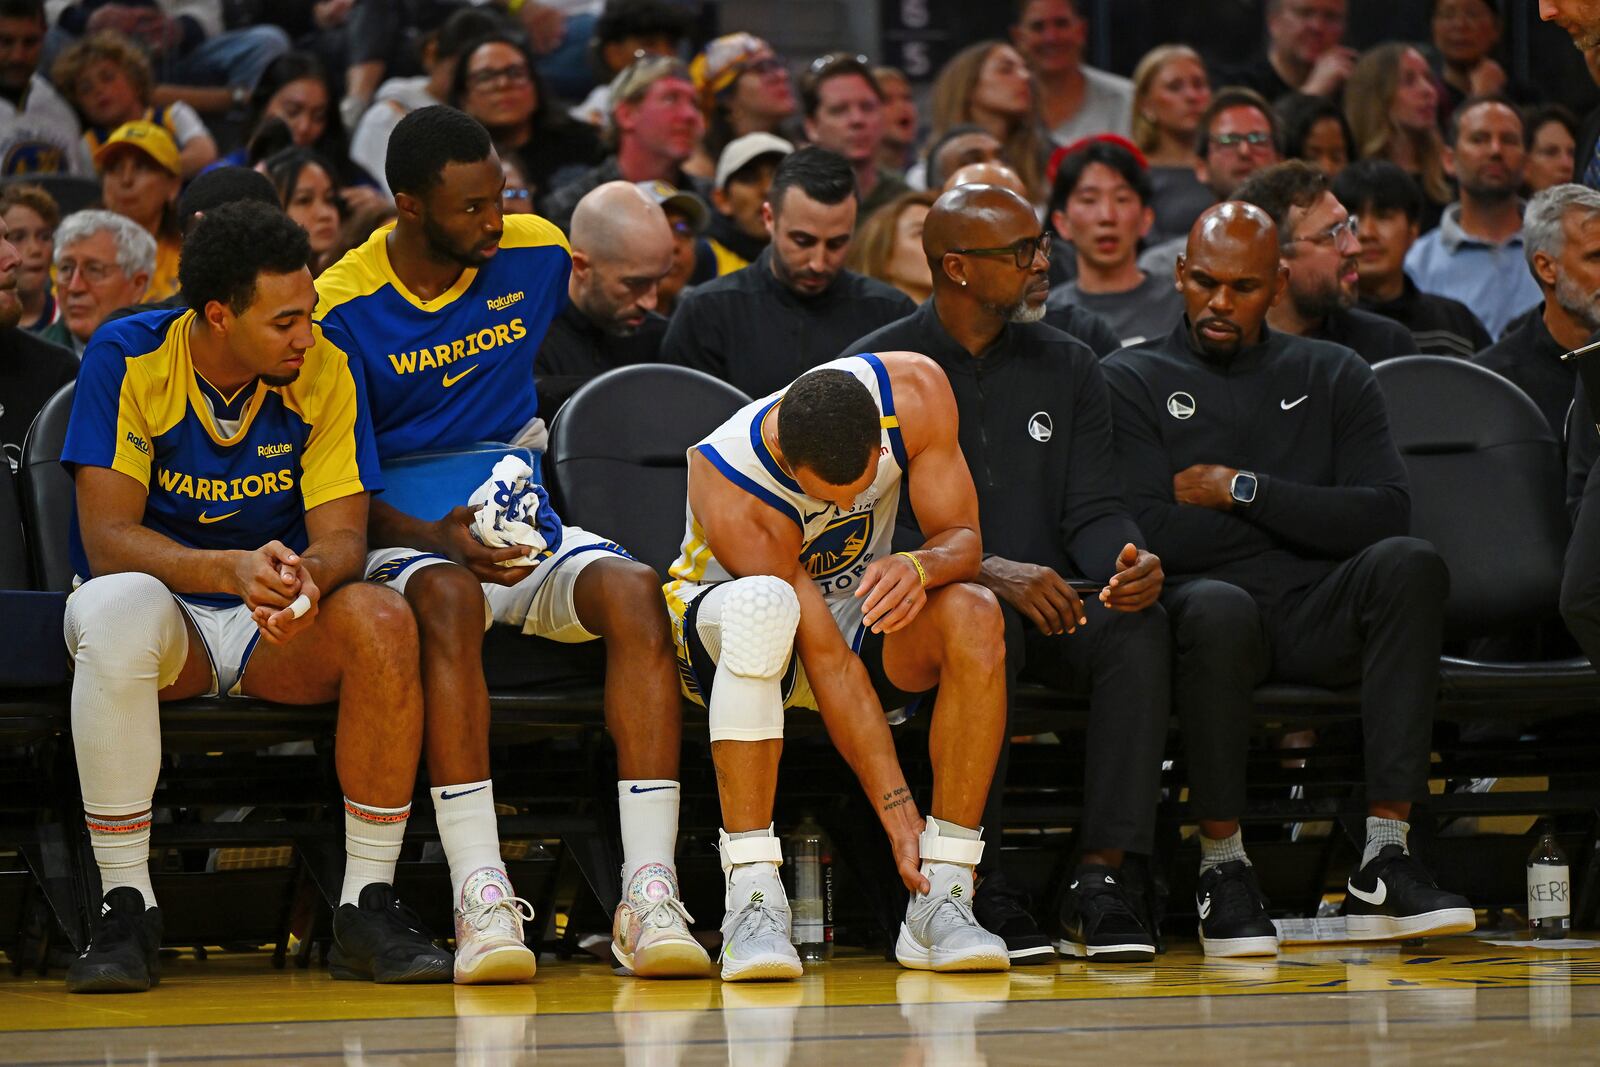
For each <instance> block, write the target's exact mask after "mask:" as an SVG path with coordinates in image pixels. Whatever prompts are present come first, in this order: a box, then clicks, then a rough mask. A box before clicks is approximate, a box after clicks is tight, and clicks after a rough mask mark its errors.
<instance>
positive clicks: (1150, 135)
mask: <svg viewBox="0 0 1600 1067" xmlns="http://www.w3.org/2000/svg"><path fill="white" fill-rule="evenodd" d="M1210 104H1211V79H1210V78H1209V77H1208V76H1207V75H1206V65H1205V62H1204V61H1203V60H1201V58H1200V53H1198V52H1196V51H1195V50H1194V49H1193V48H1190V47H1189V46H1188V45H1183V44H1164V45H1161V46H1159V47H1157V48H1153V49H1151V50H1150V51H1149V52H1146V53H1145V56H1144V58H1143V59H1141V60H1139V65H1138V66H1137V67H1135V68H1134V70H1133V115H1132V120H1131V123H1130V126H1131V128H1132V130H1133V143H1134V144H1136V145H1138V146H1139V151H1141V152H1143V153H1144V157H1145V160H1146V162H1148V163H1149V165H1150V168H1149V175H1150V208H1151V209H1152V210H1153V211H1154V212H1155V213H1156V221H1155V225H1154V226H1153V227H1151V230H1150V235H1149V240H1150V242H1151V243H1156V242H1159V241H1164V240H1167V239H1168V238H1172V237H1178V236H1180V235H1182V234H1186V233H1188V232H1189V227H1190V226H1193V225H1194V220H1195V219H1197V218H1199V217H1200V213H1201V212H1202V211H1204V210H1205V209H1206V208H1208V207H1210V206H1211V205H1212V204H1214V203H1216V199H1217V198H1216V196H1215V195H1214V194H1213V193H1212V192H1211V190H1210V189H1208V188H1206V186H1205V184H1204V183H1202V182H1201V181H1200V178H1199V177H1198V176H1197V175H1196V173H1195V166H1196V164H1198V163H1199V162H1200V153H1199V150H1198V148H1197V146H1196V145H1195V140H1194V138H1195V130H1196V129H1198V128H1199V126H1200V116H1202V115H1204V114H1205V111H1206V108H1207V107H1208V106H1209V105H1210Z"/></svg>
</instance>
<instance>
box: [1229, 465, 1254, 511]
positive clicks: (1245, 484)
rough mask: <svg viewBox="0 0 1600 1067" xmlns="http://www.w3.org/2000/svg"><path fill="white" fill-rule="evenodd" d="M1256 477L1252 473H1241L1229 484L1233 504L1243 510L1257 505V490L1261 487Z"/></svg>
mask: <svg viewBox="0 0 1600 1067" xmlns="http://www.w3.org/2000/svg"><path fill="white" fill-rule="evenodd" d="M1260 484H1261V483H1260V482H1259V481H1258V480H1257V479H1256V476H1255V475H1254V474H1252V473H1251V472H1250V471H1240V472H1238V473H1237V474H1235V475H1234V476H1233V480H1232V481H1230V482H1229V483H1228V495H1229V496H1231V497H1233V502H1234V503H1235V504H1237V505H1239V506H1240V507H1242V508H1247V507H1249V506H1250V505H1251V504H1253V503H1255V499H1256V489H1257V488H1258V487H1259V486H1260Z"/></svg>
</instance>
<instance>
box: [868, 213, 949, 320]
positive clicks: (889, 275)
mask: <svg viewBox="0 0 1600 1067" xmlns="http://www.w3.org/2000/svg"><path fill="white" fill-rule="evenodd" d="M938 197H939V194H938V193H935V192H911V193H901V194H900V195H899V196H897V197H896V198H895V199H893V200H891V201H889V202H888V203H887V204H885V205H883V207H881V208H879V209H878V210H877V211H874V212H873V213H872V215H871V216H870V217H868V219H867V221H866V222H864V223H862V224H861V229H860V231H859V232H858V233H857V234H856V236H855V239H854V240H853V241H851V242H850V255H849V258H847V259H846V260H845V266H846V267H848V268H850V269H851V270H853V271H855V272H856V273H857V274H865V275H866V276H867V277H869V278H876V279H878V281H880V282H883V283H885V284H887V285H892V286H894V287H895V288H896V289H898V290H900V291H901V292H902V293H904V294H906V295H907V296H909V297H910V298H911V299H913V300H915V301H916V302H917V303H919V304H920V303H922V302H923V301H924V300H926V299H928V297H929V296H930V295H932V293H933V272H932V270H931V269H929V267H928V257H927V255H926V254H925V253H924V252H923V251H922V224H923V223H924V222H926V221H927V218H928V209H929V208H931V207H933V202H934V201H935V200H936V199H938Z"/></svg>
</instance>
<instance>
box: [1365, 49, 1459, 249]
mask: <svg viewBox="0 0 1600 1067" xmlns="http://www.w3.org/2000/svg"><path fill="white" fill-rule="evenodd" d="M1344 110H1345V118H1347V119H1349V120H1350V131H1351V132H1352V133H1353V134H1354V135H1355V140H1356V152H1357V154H1358V155H1359V156H1360V157H1361V158H1362V159H1387V160H1389V161H1390V162H1391V163H1394V164H1396V165H1397V166H1399V167H1400V169H1401V170H1403V171H1405V172H1406V173H1407V174H1409V175H1411V177H1412V179H1413V180H1414V181H1416V183H1417V185H1418V187H1419V188H1420V189H1421V190H1422V195H1423V200H1424V207H1423V213H1422V216H1423V217H1422V225H1423V229H1424V230H1427V229H1429V228H1430V227H1432V226H1433V225H1435V224H1436V223H1437V222H1438V221H1439V215H1440V213H1441V212H1443V210H1444V206H1445V205H1446V204H1448V203H1449V202H1450V201H1451V199H1452V195H1451V190H1450V183H1449V181H1448V180H1447V179H1446V177H1445V171H1444V140H1443V138H1441V137H1440V136H1439V124H1438V116H1439V87H1438V84H1437V83H1436V82H1435V81H1434V78H1433V70H1432V69H1431V68H1430V67H1429V66H1428V61H1427V60H1426V59H1424V58H1423V56H1422V53H1421V52H1419V51H1417V50H1416V49H1415V48H1413V47H1412V46H1411V45H1409V44H1404V43H1402V42H1398V41H1391V42H1390V43H1388V44H1382V45H1379V46H1378V47H1376V48H1374V49H1372V50H1371V51H1369V52H1368V53H1367V54H1366V55H1364V56H1362V57H1361V59H1360V61H1359V62H1357V63H1356V66H1355V70H1353V71H1351V73H1350V79H1349V81H1347V82H1346V83H1345V89H1344Z"/></svg>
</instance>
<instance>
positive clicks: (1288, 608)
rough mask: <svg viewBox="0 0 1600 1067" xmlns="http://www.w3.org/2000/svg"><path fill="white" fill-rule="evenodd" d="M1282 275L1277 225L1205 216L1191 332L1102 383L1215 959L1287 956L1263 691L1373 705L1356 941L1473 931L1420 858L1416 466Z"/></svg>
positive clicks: (1438, 588) (1426, 723) (1426, 616)
mask: <svg viewBox="0 0 1600 1067" xmlns="http://www.w3.org/2000/svg"><path fill="white" fill-rule="evenodd" d="M1285 166H1288V167H1293V168H1303V169H1304V170H1305V171H1307V172H1309V173H1310V174H1313V175H1315V177H1316V178H1317V179H1320V180H1322V181H1326V178H1325V177H1324V176H1323V175H1322V174H1321V172H1318V171H1313V170H1311V168H1309V167H1305V166H1304V164H1285ZM1285 173H1288V172H1285ZM1315 210H1317V211H1318V212H1319V213H1320V214H1321V215H1322V218H1319V219H1315V220H1314V221H1316V222H1317V223H1319V224H1320V222H1321V221H1322V219H1324V218H1328V217H1329V214H1330V212H1329V208H1328V206H1327V205H1326V204H1325V203H1323V202H1321V201H1319V202H1317V204H1316V208H1315ZM1301 211H1302V212H1304V209H1301ZM1301 217H1302V218H1304V217H1305V214H1304V213H1302V214H1301ZM1282 257H1283V245H1282V242H1281V241H1280V240H1279V237H1278V234H1277V232H1276V227H1275V226H1274V225H1273V222H1272V220H1271V219H1270V218H1269V217H1268V216H1267V213H1266V212H1264V211H1262V210H1261V209H1260V208H1258V207H1255V206H1254V205H1250V204H1240V203H1225V204H1221V205H1218V206H1217V207H1213V208H1211V209H1209V210H1207V211H1206V213H1205V214H1203V215H1201V216H1200V219H1199V221H1198V222H1196V223H1195V228H1194V230H1193V231H1192V233H1191V235H1190V238H1189V244H1188V247H1187V250H1186V252H1185V255H1184V257H1183V258H1182V259H1180V260H1179V266H1178V278H1179V284H1180V286H1181V287H1182V290H1183V297H1184V305H1185V308H1186V314H1185V316H1184V320H1183V322H1182V323H1180V324H1179V325H1178V326H1177V327H1176V328H1175V329H1174V330H1173V331H1172V333H1171V334H1170V335H1168V336H1167V337H1166V338H1163V339H1162V340H1160V341H1158V342H1154V343H1151V344H1147V345H1136V346H1134V347H1132V348H1125V349H1123V350H1122V351H1121V352H1118V353H1117V354H1116V355H1114V356H1112V357H1111V358H1110V359H1108V360H1106V361H1105V363H1104V364H1103V366H1104V368H1105V375H1106V380H1107V382H1108V384H1109V385H1110V389H1111V405H1112V415H1113V425H1114V428H1115V430H1114V432H1115V437H1116V453H1117V467H1118V472H1119V473H1120V475H1121V482H1122V486H1123V488H1124V490H1125V492H1126V493H1127V497H1128V500H1129V503H1130V505H1131V508H1132V511H1133V517H1134V519H1135V520H1136V521H1137V522H1138V523H1139V528H1140V529H1141V530H1142V531H1143V532H1144V534H1145V536H1146V537H1147V538H1148V547H1149V549H1150V550H1151V551H1153V552H1155V553H1157V554H1158V555H1159V556H1160V557H1161V564H1162V567H1163V569H1164V570H1165V571H1166V574H1167V583H1166V593H1165V595H1164V596H1163V597H1162V605H1163V607H1165V608H1166V610H1167V613H1168V616H1169V617H1170V618H1171V619H1172V625H1173V644H1174V647H1175V652H1176V661H1175V667H1174V679H1173V681H1174V684H1173V687H1172V692H1173V694H1174V697H1173V704H1174V708H1175V710H1176V711H1177V713H1178V720H1179V724H1180V728H1181V730H1182V732H1183V735H1184V746H1185V748H1186V749H1187V751H1188V766H1189V804H1190V813H1191V815H1192V816H1193V817H1194V818H1195V819H1196V821H1197V822H1198V823H1199V830H1200V834H1199V836H1200V870H1201V874H1200V880H1199V884H1198V886H1197V890H1196V893H1195V902H1196V904H1197V905H1198V908H1199V912H1200V915H1201V916H1202V918H1201V921H1200V944H1201V946H1202V949H1203V950H1204V951H1205V953H1206V955H1208V956H1239V955H1245V956H1250V955H1270V954H1273V953H1275V952H1276V951H1277V948H1278V939H1277V934H1276V932H1275V930H1274V929H1273V926H1272V923H1271V922H1270V921H1269V920H1268V918H1267V914H1266V908H1265V903H1264V901H1263V899H1262V896H1261V891H1260V888H1259V886H1258V885H1257V883H1256V878H1255V871H1254V869H1253V868H1252V867H1251V865H1250V860H1249V857H1248V856H1247V855H1246V853H1245V849H1244V842H1243V839H1242V837H1241V835H1240V829H1239V815H1240V813H1241V812H1242V811H1243V809H1244V804H1245V786H1246V773H1245V758H1246V753H1247V752H1248V749H1249V732H1250V717H1251V707H1252V703H1253V700H1252V697H1253V692H1254V689H1255V687H1256V686H1257V685H1258V684H1260V683H1261V682H1262V681H1263V680H1265V679H1266V678H1268V677H1271V678H1273V679H1275V680H1279V681H1285V682H1304V683H1310V684H1316V685H1353V684H1358V683H1359V685H1360V687H1361V716H1362V736H1363V744H1364V747H1365V777H1366V804H1367V822H1366V827H1367V831H1366V843H1365V848H1364V850H1363V853H1362V857H1361V859H1360V861H1359V862H1358V863H1357V864H1356V868H1355V870H1353V871H1352V872H1351V874H1350V877H1349V893H1348V896H1347V897H1346V899H1345V905H1344V911H1345V916H1346V922H1347V925H1348V932H1349V936H1351V937H1352V938H1356V939H1361V940H1369V939H1370V940H1384V939H1389V938H1403V937H1411V936H1421V935H1422V933H1424V932H1427V933H1433V934H1441V933H1445V932H1461V931H1469V930H1471V929H1473V926H1474V922H1475V920H1474V917H1473V912H1472V908H1471V906H1470V905H1469V904H1468V902H1467V901H1466V900H1464V899H1462V898H1461V897H1460V896H1457V895H1456V894H1453V893H1446V892H1442V891H1440V890H1439V889H1438V888H1437V887H1436V886H1435V885H1434V882H1433V879H1432V878H1431V877H1430V876H1429V875H1428V873H1427V872H1426V871H1425V870H1424V869H1423V868H1422V867H1421V865H1420V864H1418V862H1417V861H1416V860H1415V859H1414V858H1413V857H1412V856H1411V854H1410V852H1409V848H1408V840H1407V837H1408V832H1409V830H1410V826H1409V824H1408V822H1407V820H1408V819H1409V818H1410V815H1411V805H1412V803H1413V802H1415V801H1418V800H1422V799H1424V798H1426V797H1427V795H1428V782H1427V779H1428V752H1429V748H1430V744H1431V741H1432V724H1433V711H1434V703H1435V700H1436V699H1437V695H1438V694H1437V690H1438V685H1439V651H1440V646H1441V641H1442V631H1443V616H1444V600H1445V595H1446V592H1447V590H1448V587H1449V573H1448V571H1447V570H1446V569H1445V565H1444V562H1443V561H1442V560H1441V559H1440V558H1439V555H1438V553H1437V552H1436V551H1434V549H1433V546H1431V545H1429V544H1428V543H1427V542H1425V541H1419V540H1416V539H1415V538H1411V537H1407V536H1406V533H1407V530H1408V527H1409V524H1410V513H1411V501H1410V494H1409V491H1408V488H1407V484H1406V468H1405V465H1404V463H1402V462H1401V459H1400V453H1399V450H1398V449H1397V448H1396V447H1395V442H1394V438H1393V436H1392V435H1391V433H1390V431H1389V420H1388V415H1387V413H1386V412H1385V409H1384V403H1383V394H1382V391H1381V390H1380V389H1379V387H1378V381H1377V378H1376V377H1375V376H1374V374H1373V373H1372V369H1371V368H1370V367H1368V366H1367V365H1366V363H1365V362H1363V361H1362V360H1361V359H1360V357H1358V356H1357V355H1356V354H1355V353H1354V352H1351V351H1350V350H1349V349H1347V348H1342V347H1340V346H1338V345H1333V344H1329V343H1327V342H1325V341H1317V340H1312V339H1310V338H1306V337H1295V336H1292V335H1290V334H1287V333H1284V332H1282V331H1279V330H1275V329H1272V328H1271V327H1269V326H1268V325H1267V315H1268V309H1269V308H1270V307H1271V306H1272V304H1273V302H1274V301H1276V300H1278V299H1280V298H1281V297H1282V296H1283V290H1284V289H1285V288H1286V287H1287V285H1288V279H1287V277H1286V275H1287V273H1288V268H1286V267H1285V266H1284V264H1283V258H1282ZM1246 396H1248V397H1251V398H1255V399H1253V400H1252V401H1251V402H1249V403H1244V404H1241V403H1239V402H1238V401H1237V398H1239V397H1246ZM1235 465H1237V466H1235Z"/></svg>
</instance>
